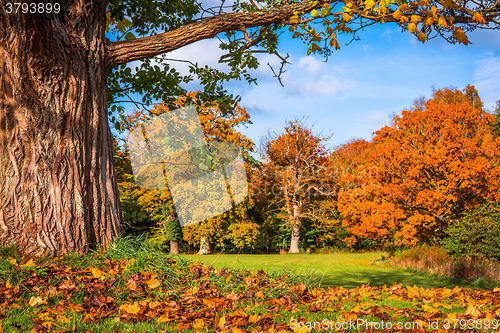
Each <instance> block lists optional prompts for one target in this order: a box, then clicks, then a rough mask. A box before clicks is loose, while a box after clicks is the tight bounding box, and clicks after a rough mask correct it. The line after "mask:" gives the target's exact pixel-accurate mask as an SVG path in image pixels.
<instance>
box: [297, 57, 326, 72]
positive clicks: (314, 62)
mask: <svg viewBox="0 0 500 333" xmlns="http://www.w3.org/2000/svg"><path fill="white" fill-rule="evenodd" d="M325 65H326V64H325V63H324V62H322V61H319V60H318V59H316V58H315V57H312V56H306V57H302V58H300V59H299V62H298V63H297V67H299V68H304V69H305V70H306V71H308V72H309V73H311V74H318V73H319V72H320V70H321V69H322V67H323V68H324V67H326V66H325Z"/></svg>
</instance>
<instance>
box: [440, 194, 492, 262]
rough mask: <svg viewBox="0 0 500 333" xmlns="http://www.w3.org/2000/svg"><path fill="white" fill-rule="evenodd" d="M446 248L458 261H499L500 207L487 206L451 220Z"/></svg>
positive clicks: (443, 243)
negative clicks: (465, 258)
mask: <svg viewBox="0 0 500 333" xmlns="http://www.w3.org/2000/svg"><path fill="white" fill-rule="evenodd" d="M445 234H446V236H445V238H444V239H443V241H442V245H443V248H444V249H445V251H446V252H447V253H449V254H450V255H452V256H454V257H457V258H464V257H468V258H471V259H479V258H482V257H486V258H494V259H497V260H499V259H500V246H499V244H500V204H499V203H485V204H483V205H480V206H477V207H475V208H474V209H471V210H468V211H466V212H465V213H464V215H463V217H462V218H460V219H458V220H452V221H451V222H450V224H449V225H448V227H447V229H446V230H445Z"/></svg>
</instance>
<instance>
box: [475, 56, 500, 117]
mask: <svg viewBox="0 0 500 333" xmlns="http://www.w3.org/2000/svg"><path fill="white" fill-rule="evenodd" d="M475 63H476V65H477V68H476V70H475V71H474V85H475V86H476V88H477V89H478V91H479V94H480V96H481V99H482V100H483V103H484V107H485V108H486V109H490V110H491V109H493V106H494V105H495V102H496V101H497V100H499V99H500V57H493V56H490V57H488V58H484V59H482V60H479V61H476V62H475Z"/></svg>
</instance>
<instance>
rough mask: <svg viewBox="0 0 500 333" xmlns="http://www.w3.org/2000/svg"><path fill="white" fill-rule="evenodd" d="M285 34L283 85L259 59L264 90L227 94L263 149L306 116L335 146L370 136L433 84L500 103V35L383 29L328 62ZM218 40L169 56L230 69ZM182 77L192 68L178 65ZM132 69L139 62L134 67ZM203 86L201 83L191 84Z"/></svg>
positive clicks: (237, 85) (489, 105)
mask: <svg viewBox="0 0 500 333" xmlns="http://www.w3.org/2000/svg"><path fill="white" fill-rule="evenodd" d="M289 35H290V34H286V33H285V34H284V36H283V37H284V38H282V39H281V40H280V47H279V51H280V53H281V54H283V55H286V54H287V53H288V54H289V55H290V58H289V61H290V62H291V63H292V65H288V66H286V73H285V74H284V75H283V83H284V87H282V86H281V85H280V84H279V82H278V81H277V79H275V78H273V74H272V72H271V70H270V69H269V67H268V66H267V63H268V62H269V63H270V64H271V65H273V66H274V67H277V66H278V65H279V59H278V58H277V57H276V56H274V55H268V54H260V55H259V57H258V58H259V60H260V62H261V66H260V67H259V69H257V70H255V71H252V72H251V74H252V75H253V76H255V77H257V79H258V81H257V82H258V85H249V84H248V83H246V82H245V81H236V82H231V83H230V84H228V85H227V89H228V90H229V91H230V92H232V93H235V94H238V95H240V96H241V97H242V101H241V105H242V106H243V107H245V108H246V110H247V111H248V112H249V113H250V115H251V121H252V122H253V124H252V125H248V127H247V128H244V127H242V128H241V131H242V132H243V133H244V134H245V135H247V136H248V137H249V138H251V139H252V140H253V141H254V143H256V144H258V143H259V141H260V138H261V137H262V136H263V135H265V134H266V133H267V132H268V131H276V132H280V131H281V129H282V126H283V125H284V124H285V122H286V121H287V120H293V119H296V118H299V119H303V118H306V124H307V125H308V126H312V125H314V131H315V133H317V134H319V133H323V134H324V135H329V134H331V133H333V136H332V138H331V139H330V140H329V142H328V145H327V146H328V147H329V148H333V147H335V146H337V145H339V144H342V143H345V142H347V141H348V140H350V139H353V138H363V139H368V140H369V139H371V137H372V133H373V132H374V131H376V130H378V129H380V128H381V127H382V126H384V125H386V124H389V123H390V119H391V118H392V115H394V114H397V113H399V112H401V111H402V110H403V109H407V108H409V107H411V105H412V104H413V101H414V100H415V99H417V98H419V97H421V96H424V97H426V98H429V97H430V96H431V94H432V89H433V87H435V88H437V89H439V88H443V87H456V88H463V87H464V86H466V85H467V84H473V85H475V86H476V88H477V89H478V91H479V95H480V97H481V98H482V100H483V102H484V106H485V108H486V109H488V110H493V106H494V105H495V102H496V101H497V100H499V99H500V31H489V30H486V31H475V32H472V33H470V34H469V40H470V41H471V42H472V44H469V45H467V46H465V45H458V44H456V45H453V44H449V43H447V42H446V41H445V40H443V39H440V38H436V39H433V40H430V41H428V42H426V43H425V44H422V43H421V42H419V41H418V40H417V38H416V37H415V36H413V35H411V34H410V33H408V32H401V31H400V29H399V28H398V27H397V26H394V25H390V24H384V25H377V26H373V27H369V28H367V29H366V30H365V31H363V32H361V33H360V34H359V37H361V40H360V41H354V42H352V43H351V44H350V45H347V46H346V45H345V42H346V41H348V39H346V40H345V41H344V42H342V39H340V40H339V42H340V46H341V48H340V50H337V51H334V52H333V53H332V55H331V56H330V58H329V59H328V62H325V61H324V59H323V58H322V57H320V56H316V55H311V56H307V52H306V51H307V46H306V45H304V44H303V43H302V42H301V41H300V40H296V39H292V38H291V37H290V36H289ZM224 53H225V52H224V51H221V50H220V49H219V41H218V40H217V39H212V40H204V41H201V42H197V43H195V44H192V45H189V46H186V47H184V48H181V49H179V50H176V51H174V52H171V53H170V54H168V57H169V58H175V59H184V60H190V61H193V62H198V64H199V65H201V66H204V65H209V66H211V67H214V68H219V69H224V68H225V65H223V64H219V63H218V60H219V57H220V56H221V55H222V54H224ZM173 65H174V66H175V67H176V68H177V69H178V70H179V71H180V72H181V73H185V74H187V73H188V69H187V65H185V64H183V63H178V62H176V63H174V64H173ZM130 66H131V67H132V68H134V67H135V64H130ZM187 88H188V89H190V90H196V89H199V86H198V85H197V84H196V82H194V83H191V84H189V85H188V86H187Z"/></svg>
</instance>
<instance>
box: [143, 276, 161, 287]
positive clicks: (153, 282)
mask: <svg viewBox="0 0 500 333" xmlns="http://www.w3.org/2000/svg"><path fill="white" fill-rule="evenodd" d="M146 284H147V285H148V287H149V289H155V288H158V287H159V286H161V282H160V280H158V279H157V275H156V274H152V275H151V278H150V279H149V280H147V281H146Z"/></svg>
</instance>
